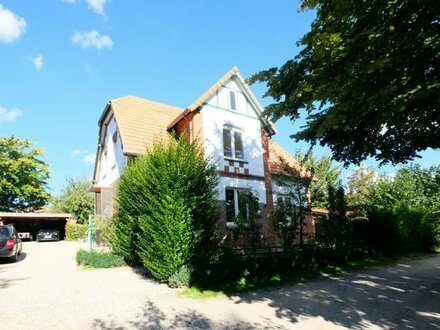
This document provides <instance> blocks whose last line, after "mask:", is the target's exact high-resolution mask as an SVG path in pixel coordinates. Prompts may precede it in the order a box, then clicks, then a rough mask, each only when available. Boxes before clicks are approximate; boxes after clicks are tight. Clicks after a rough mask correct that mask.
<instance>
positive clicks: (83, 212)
mask: <svg viewBox="0 0 440 330" xmlns="http://www.w3.org/2000/svg"><path fill="white" fill-rule="evenodd" d="M91 185H92V182H91V181H90V180H88V179H84V178H83V179H69V180H67V185H66V187H65V188H64V190H63V193H62V195H61V196H60V197H58V198H55V199H54V201H53V206H52V209H53V210H54V211H55V212H67V213H71V214H72V215H73V217H74V218H75V219H76V221H77V222H79V223H87V220H88V218H89V216H90V215H93V206H94V200H93V194H92V193H91V192H90V187H91Z"/></svg>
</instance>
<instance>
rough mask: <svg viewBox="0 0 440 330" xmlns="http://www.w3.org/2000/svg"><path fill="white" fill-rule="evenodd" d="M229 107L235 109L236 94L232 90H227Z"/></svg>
mask: <svg viewBox="0 0 440 330" xmlns="http://www.w3.org/2000/svg"><path fill="white" fill-rule="evenodd" d="M229 109H231V110H237V94H236V92H235V91H234V90H232V89H230V90H229Z"/></svg>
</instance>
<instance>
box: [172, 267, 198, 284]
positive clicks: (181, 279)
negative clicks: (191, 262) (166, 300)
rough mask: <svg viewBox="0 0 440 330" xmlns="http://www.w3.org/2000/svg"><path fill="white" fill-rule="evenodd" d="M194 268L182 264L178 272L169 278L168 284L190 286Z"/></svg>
mask: <svg viewBox="0 0 440 330" xmlns="http://www.w3.org/2000/svg"><path fill="white" fill-rule="evenodd" d="M191 274H192V270H191V269H190V268H189V267H188V266H182V267H181V268H180V269H179V270H178V271H177V272H176V273H174V274H173V275H171V276H170V277H169V279H168V285H169V286H170V287H171V288H180V287H182V286H188V285H189V283H190V282H191Z"/></svg>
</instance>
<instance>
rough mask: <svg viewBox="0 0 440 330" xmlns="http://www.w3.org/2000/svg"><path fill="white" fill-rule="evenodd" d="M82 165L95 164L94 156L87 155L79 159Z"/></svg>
mask: <svg viewBox="0 0 440 330" xmlns="http://www.w3.org/2000/svg"><path fill="white" fill-rule="evenodd" d="M81 161H82V162H83V163H86V164H90V165H93V164H95V154H87V155H84V157H83V158H82V159H81Z"/></svg>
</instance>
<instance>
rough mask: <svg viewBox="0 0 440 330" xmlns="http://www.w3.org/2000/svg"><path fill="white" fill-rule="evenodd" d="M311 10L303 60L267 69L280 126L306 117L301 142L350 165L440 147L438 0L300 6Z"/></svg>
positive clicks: (307, 1)
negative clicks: (328, 151) (287, 120)
mask: <svg viewBox="0 0 440 330" xmlns="http://www.w3.org/2000/svg"><path fill="white" fill-rule="evenodd" d="M301 7H302V9H315V10H316V19H315V21H314V22H313V24H312V26H311V30H310V31H309V32H308V33H307V34H305V35H304V36H303V37H302V38H301V39H300V41H299V42H298V46H300V47H301V48H302V50H301V51H300V52H299V54H298V55H297V56H295V57H294V58H293V59H292V60H289V61H287V62H286V63H285V64H284V65H282V66H281V67H275V68H271V69H269V70H265V71H261V72H259V73H257V74H255V75H253V76H251V77H250V79H249V81H250V83H254V82H256V81H261V82H265V83H266V84H267V88H268V89H267V91H266V93H265V96H269V97H272V98H273V99H274V103H273V104H271V105H269V106H268V107H267V108H266V109H267V113H268V114H269V116H270V117H271V118H272V119H274V120H277V119H279V118H280V117H283V116H288V117H290V118H291V119H292V120H296V119H298V118H299V117H301V115H302V113H303V112H305V113H306V114H307V124H306V126H305V127H304V128H303V129H302V130H300V131H298V132H297V133H296V134H293V135H292V137H294V138H296V139H301V140H305V141H307V142H309V143H312V144H316V143H320V144H321V145H327V146H328V147H329V148H330V149H331V150H332V152H333V157H334V158H335V159H336V160H338V161H342V162H344V164H345V165H348V164H349V163H351V162H354V163H359V162H360V161H362V160H364V159H366V158H368V157H370V156H371V157H374V158H376V159H377V160H378V161H380V162H382V163H383V162H391V163H399V162H405V161H407V160H411V159H414V158H415V157H417V154H418V152H420V151H422V150H425V149H427V148H429V147H431V148H439V147H440V139H439V138H438V137H439V136H440V107H439V105H440V97H439V95H440V81H439V60H438V58H439V56H440V2H438V1H426V0H411V1H409V0H388V1H383V0H371V1H354V0H352V1H325V0H304V1H303V2H302V6H301Z"/></svg>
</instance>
